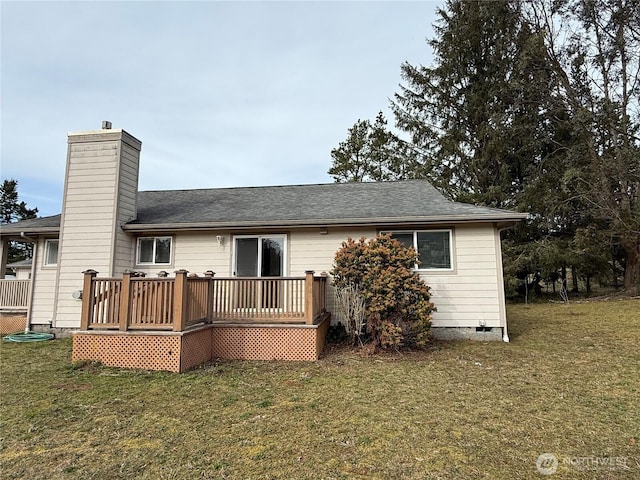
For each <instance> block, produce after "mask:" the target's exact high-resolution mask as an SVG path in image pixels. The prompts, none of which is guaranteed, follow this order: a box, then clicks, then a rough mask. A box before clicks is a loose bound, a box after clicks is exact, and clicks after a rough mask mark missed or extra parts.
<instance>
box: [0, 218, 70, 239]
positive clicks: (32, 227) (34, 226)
mask: <svg viewBox="0 0 640 480" xmlns="http://www.w3.org/2000/svg"><path fill="white" fill-rule="evenodd" d="M60 217H61V215H60V214H58V215H52V216H50V217H40V218H30V219H28V220H21V221H19V222H15V223H7V224H5V225H0V233H2V234H7V235H20V233H21V232H24V233H25V234H26V235H29V234H38V233H57V232H59V231H60Z"/></svg>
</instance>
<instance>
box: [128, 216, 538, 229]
mask: <svg viewBox="0 0 640 480" xmlns="http://www.w3.org/2000/svg"><path fill="white" fill-rule="evenodd" d="M527 217H528V215H527V214H515V215H512V216H507V217H498V218H496V217H494V216H491V217H478V216H467V215H460V216H451V215H447V216H439V217H435V216H434V217H400V218H398V217H378V218H352V219H348V220H344V219H343V220H338V219H313V220H291V221H288V222H283V221H270V222H269V221H267V222H265V221H264V220H251V221H243V222H208V223H202V222H190V223H157V224H156V223H128V224H124V225H123V226H122V229H123V230H124V231H126V232H133V233H144V232H149V231H167V230H171V231H186V230H189V231H204V230H216V229H230V230H249V229H254V230H255V229H256V228H264V229H267V228H268V229H275V228H290V227H296V228H301V227H353V226H366V225H379V226H403V225H416V224H443V223H495V222H497V221H499V222H501V225H505V228H510V227H512V226H514V225H515V224H516V223H517V222H519V221H522V220H524V219H525V218H527Z"/></svg>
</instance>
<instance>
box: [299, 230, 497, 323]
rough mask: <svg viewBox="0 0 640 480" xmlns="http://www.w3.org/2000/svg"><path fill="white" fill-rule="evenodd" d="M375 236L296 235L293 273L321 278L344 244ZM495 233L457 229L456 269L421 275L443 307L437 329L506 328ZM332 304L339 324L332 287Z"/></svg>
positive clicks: (338, 233)
mask: <svg viewBox="0 0 640 480" xmlns="http://www.w3.org/2000/svg"><path fill="white" fill-rule="evenodd" d="M434 228H436V227H434ZM437 229H440V227H437ZM376 234H377V231H376V230H374V229H329V231H328V234H327V235H321V234H320V233H319V231H318V230H317V229H316V230H311V229H309V230H301V231H294V232H291V233H290V234H289V266H290V268H289V274H290V275H292V276H299V275H303V274H304V271H305V270H315V271H316V273H317V274H318V273H320V272H323V271H326V272H329V271H330V270H331V268H332V266H333V259H334V257H335V253H336V251H337V250H338V249H339V248H340V245H341V244H342V242H343V241H344V240H346V239H347V238H348V237H351V238H353V239H358V238H360V237H362V236H364V237H365V238H373V237H374V236H375V235H376ZM495 235H497V232H496V230H495V228H494V226H493V225H488V224H478V225H468V226H457V227H455V228H453V245H454V258H453V265H454V270H453V271H451V272H449V271H443V272H434V271H429V272H420V276H421V277H422V278H423V279H424V280H425V282H426V283H427V285H429V286H430V287H431V293H432V301H433V302H434V303H435V305H436V307H437V309H438V311H437V312H435V313H434V314H433V325H434V326H437V327H476V326H479V321H480V320H483V321H484V322H485V323H486V325H487V326H488V327H499V326H501V325H502V323H501V313H500V312H501V309H500V302H501V300H500V295H499V292H500V290H499V289H501V288H502V285H501V284H499V281H498V276H497V268H498V265H497V263H496V242H495ZM327 303H328V309H329V310H331V311H332V313H333V318H334V323H335V322H336V321H337V320H338V319H339V316H338V314H337V312H336V311H335V296H334V291H333V288H330V289H329V292H328V298H327Z"/></svg>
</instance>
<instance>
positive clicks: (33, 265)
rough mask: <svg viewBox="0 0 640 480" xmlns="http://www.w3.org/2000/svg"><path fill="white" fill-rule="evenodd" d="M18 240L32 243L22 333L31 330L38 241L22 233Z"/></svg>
mask: <svg viewBox="0 0 640 480" xmlns="http://www.w3.org/2000/svg"><path fill="white" fill-rule="evenodd" d="M20 238H22V239H24V240H26V241H28V242H31V243H33V255H32V256H31V278H30V279H29V301H28V302H27V320H26V321H25V322H24V323H25V325H24V331H25V332H28V331H30V330H31V305H33V291H34V290H35V288H33V287H34V285H35V283H36V265H37V263H38V240H36V239H34V238H31V237H27V236H26V235H25V234H24V232H20Z"/></svg>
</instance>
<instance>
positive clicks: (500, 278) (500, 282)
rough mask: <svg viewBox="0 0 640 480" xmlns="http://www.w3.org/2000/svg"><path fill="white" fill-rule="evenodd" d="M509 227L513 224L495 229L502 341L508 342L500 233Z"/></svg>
mask: <svg viewBox="0 0 640 480" xmlns="http://www.w3.org/2000/svg"><path fill="white" fill-rule="evenodd" d="M510 228H513V226H508V227H502V228H500V227H498V225H496V230H497V231H498V236H497V238H496V245H497V247H498V253H499V254H500V256H499V258H498V259H497V260H498V264H499V267H500V268H498V288H499V289H500V291H501V292H502V293H501V295H500V297H501V298H500V301H501V302H502V305H504V329H503V330H502V341H503V342H506V343H509V332H508V331H507V323H508V322H507V299H506V294H505V291H504V266H503V265H502V239H501V235H500V234H501V233H502V232H504V231H505V230H509V229H510Z"/></svg>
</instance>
